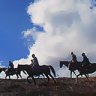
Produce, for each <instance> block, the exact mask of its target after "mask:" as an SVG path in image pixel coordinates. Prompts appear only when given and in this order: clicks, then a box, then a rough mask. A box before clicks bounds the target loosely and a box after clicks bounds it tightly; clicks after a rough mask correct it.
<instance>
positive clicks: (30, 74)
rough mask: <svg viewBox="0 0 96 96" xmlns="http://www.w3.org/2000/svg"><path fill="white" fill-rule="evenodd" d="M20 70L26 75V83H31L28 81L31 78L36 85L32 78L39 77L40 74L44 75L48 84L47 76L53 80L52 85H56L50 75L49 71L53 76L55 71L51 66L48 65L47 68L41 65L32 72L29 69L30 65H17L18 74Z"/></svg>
mask: <svg viewBox="0 0 96 96" xmlns="http://www.w3.org/2000/svg"><path fill="white" fill-rule="evenodd" d="M21 70H25V71H26V72H27V73H28V77H27V81H28V83H31V81H30V80H29V78H30V77H31V78H32V79H33V81H34V84H36V81H35V78H34V76H39V75H42V74H44V75H45V76H46V77H47V79H48V82H49V80H50V78H49V76H50V77H51V78H52V79H53V81H54V83H56V81H55V80H54V77H53V76H52V75H51V73H50V70H51V71H52V72H53V74H54V76H56V74H55V70H54V68H53V67H52V66H51V65H49V66H47V65H42V66H39V67H38V68H37V69H35V70H34V69H32V68H31V67H30V65H19V64H18V72H20V71H21Z"/></svg>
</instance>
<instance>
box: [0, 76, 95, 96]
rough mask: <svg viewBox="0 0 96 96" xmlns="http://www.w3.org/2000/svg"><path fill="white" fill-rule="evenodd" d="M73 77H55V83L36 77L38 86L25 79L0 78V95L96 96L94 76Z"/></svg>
mask: <svg viewBox="0 0 96 96" xmlns="http://www.w3.org/2000/svg"><path fill="white" fill-rule="evenodd" d="M89 79H90V81H88V80H87V79H85V78H79V82H78V84H77V83H76V82H75V79H70V78H57V79H56V81H57V84H56V85H55V84H54V83H53V81H52V80H51V81H50V83H49V84H47V83H46V82H47V80H46V79H42V78H41V79H36V81H37V83H38V86H35V85H34V84H33V83H32V84H29V83H28V82H27V80H26V79H22V80H21V79H19V80H15V79H13V80H8V79H6V80H5V79H0V96H96V78H95V77H94V78H92V77H90V78H89Z"/></svg>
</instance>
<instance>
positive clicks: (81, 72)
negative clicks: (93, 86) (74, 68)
mask: <svg viewBox="0 0 96 96" xmlns="http://www.w3.org/2000/svg"><path fill="white" fill-rule="evenodd" d="M78 71H79V74H78V75H77V76H76V82H78V76H80V75H85V76H86V78H87V79H88V76H87V74H91V73H94V72H95V71H96V63H91V65H89V66H87V68H83V67H81V68H78ZM88 80H89V79H88Z"/></svg>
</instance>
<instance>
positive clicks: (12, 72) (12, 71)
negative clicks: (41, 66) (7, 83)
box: [5, 68, 26, 79]
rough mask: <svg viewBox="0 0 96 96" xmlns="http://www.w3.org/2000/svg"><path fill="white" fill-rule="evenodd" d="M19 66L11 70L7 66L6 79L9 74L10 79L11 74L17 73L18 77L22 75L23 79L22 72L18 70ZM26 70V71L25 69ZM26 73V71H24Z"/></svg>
mask: <svg viewBox="0 0 96 96" xmlns="http://www.w3.org/2000/svg"><path fill="white" fill-rule="evenodd" d="M17 70H18V68H13V69H12V70H11V71H9V69H8V68H7V69H6V70H5V74H6V77H5V79H6V78H7V76H9V79H10V76H11V75H12V76H13V75H16V76H17V79H18V78H19V77H20V78H21V79H22V76H21V72H18V71H17ZM23 72H24V71H23ZM24 73H25V74H26V72H24Z"/></svg>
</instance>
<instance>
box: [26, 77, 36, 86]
mask: <svg viewBox="0 0 96 96" xmlns="http://www.w3.org/2000/svg"><path fill="white" fill-rule="evenodd" d="M31 77H32V79H33V81H34V84H35V85H36V81H35V79H34V77H33V76H31ZM29 78H30V76H28V77H27V81H28V83H30V84H31V82H30V80H29Z"/></svg>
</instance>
